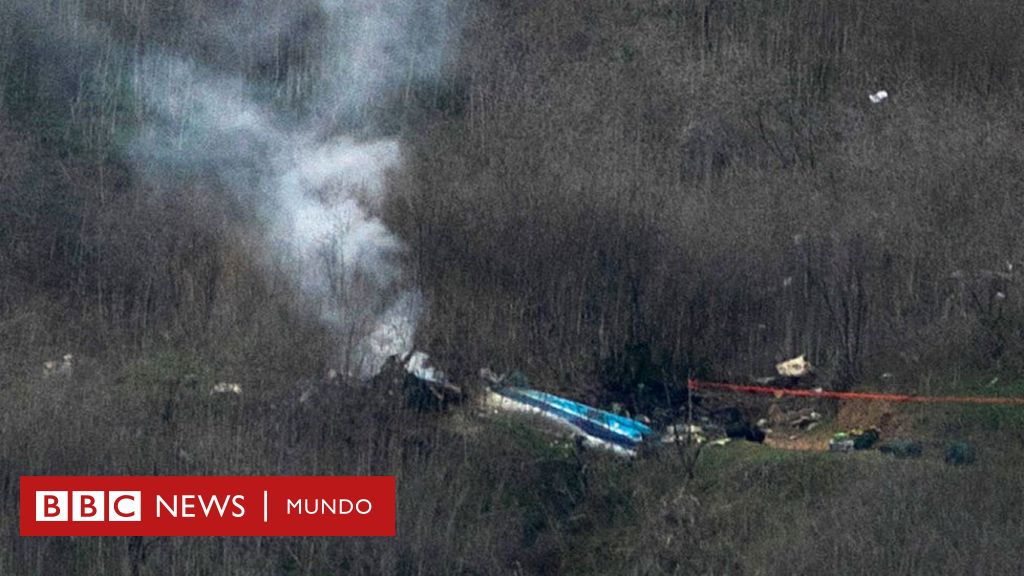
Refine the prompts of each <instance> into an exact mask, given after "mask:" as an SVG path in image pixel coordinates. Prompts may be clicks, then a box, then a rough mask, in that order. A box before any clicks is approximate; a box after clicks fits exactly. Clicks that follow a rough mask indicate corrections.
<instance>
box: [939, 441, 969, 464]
mask: <svg viewBox="0 0 1024 576" xmlns="http://www.w3.org/2000/svg"><path fill="white" fill-rule="evenodd" d="M975 459H976V455H975V453H974V448H972V447H971V445H970V444H968V443H967V442H954V443H953V444H952V445H950V447H949V448H948V449H947V450H946V464H952V465H954V466H966V465H969V464H974V460H975Z"/></svg>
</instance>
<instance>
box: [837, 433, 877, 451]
mask: <svg viewBox="0 0 1024 576" xmlns="http://www.w3.org/2000/svg"><path fill="white" fill-rule="evenodd" d="M880 436H881V433H880V432H879V431H878V429H877V428H868V429H866V430H860V429H856V428H855V429H853V430H850V431H848V432H837V433H836V434H835V435H834V436H832V439H831V440H829V442H828V450H829V452H850V451H852V450H870V449H871V448H872V447H874V445H875V443H877V442H878V439H879V437H880Z"/></svg>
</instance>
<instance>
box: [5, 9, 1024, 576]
mask: <svg viewBox="0 0 1024 576" xmlns="http://www.w3.org/2000/svg"><path fill="white" fill-rule="evenodd" d="M38 4H40V5H39V6H35V5H34V3H28V2H20V1H16V0H6V1H5V0H0V194H2V202H0V366H2V370H0V402H2V405H3V408H2V409H0V475H2V478H0V482H2V492H0V573H5V574H50V573H53V574H56V573H81V574H99V573H111V574H119V573H123V574H133V575H136V574H163V573H182V574H213V573H232V574H324V573H353V574H378V573H399V574H440V573H453V574H499V573H510V574H532V573H536V574H545V573H609V574H677V573H687V574H689V573H700V574H703V573H707V574H721V573H730V574H765V573H772V574H775V573H779V574H782V573H786V574H792V573H797V574H805V573H806V574H810V573H845V574H880V573H887V574H963V573H969V572H971V573H983V574H997V573H1021V572H1022V571H1024V566H1022V565H1021V559H1020V554H1019V550H1020V548H1021V535H1022V534H1024V525H1022V520H1021V515H1020V513H1019V512H1020V511H1021V509H1022V507H1024V502H1022V500H1021V495H1020V491H1019V490H1018V489H1017V487H1018V486H1019V484H1020V482H1019V470H1020V466H1021V464H1022V463H1024V458H1022V456H1021V455H1022V454H1024V450H1022V449H1021V446H1022V444H1021V442H1022V441H1024V436H1022V433H1021V429H1020V424H1021V423H1022V422H1024V420H1021V419H1020V418H1018V417H1017V416H1016V415H1012V414H1009V413H1008V412H1000V411H997V410H993V411H990V412H985V413H984V414H982V415H981V416H983V417H984V418H985V421H984V422H982V423H979V422H980V419H972V418H971V417H968V416H961V415H952V414H945V415H944V419H943V420H941V422H942V425H943V426H946V427H947V428H949V429H951V430H955V431H956V432H958V433H959V432H963V431H973V430H978V429H983V430H986V431H988V430H991V431H993V435H991V436H987V437H986V438H998V439H1003V440H1006V441H1007V444H1006V452H1005V453H1002V451H1000V455H999V456H998V457H992V456H991V454H989V457H986V455H985V454H984V453H982V454H980V455H979V457H978V460H979V464H978V465H977V466H974V467H971V468H964V469H962V470H961V469H957V470H956V471H955V472H950V471H949V469H948V468H946V467H944V466H943V465H942V464H941V463H935V462H932V461H906V462H903V461H901V462H897V463H893V462H889V461H882V460H878V459H874V458H867V457H863V458H861V457H856V458H851V459H850V460H849V461H838V460H835V459H831V458H829V457H828V455H821V454H811V455H804V454H769V453H768V452H767V451H763V450H761V449H759V448H756V447H744V448H742V449H738V450H737V451H734V452H724V451H723V452H721V453H712V454H711V455H709V456H708V455H702V456H701V458H702V460H700V461H699V462H698V463H697V469H696V470H694V469H693V468H692V467H691V465H690V464H687V462H690V461H689V460H687V459H683V458H675V457H673V456H672V455H671V454H660V455H656V456H653V457H651V458H650V459H646V460H645V459H641V460H638V461H635V462H622V461H619V460H616V459H614V458H610V457H604V456H602V455H598V454H590V453H584V454H578V453H574V452H572V451H571V450H569V451H566V450H563V449H562V448H560V447H557V446H555V447H552V446H551V445H550V443H549V441H548V440H547V439H546V438H544V437H541V436H537V435H535V434H533V433H532V432H530V431H529V430H523V429H522V428H521V427H517V426H515V425H514V424H511V423H504V422H499V423H498V424H495V425H493V426H479V424H478V423H474V422H473V421H472V419H470V418H468V416H467V417H465V419H464V416H465V415H462V414H456V415H455V416H453V417H451V418H448V419H446V420H444V422H443V423H442V424H439V418H438V416H437V415H435V414H424V413H421V412H417V411H414V410H410V409H408V408H407V407H404V406H400V405H399V404H400V403H396V402H394V401H393V399H392V398H391V397H389V396H386V395H381V394H378V393H376V391H375V390H374V389H373V388H369V387H367V386H366V385H365V384H361V383H357V382H347V381H346V380H347V378H346V377H345V376H344V375H343V376H342V378H341V382H331V383H329V384H321V383H319V380H320V378H321V375H323V374H325V373H326V372H327V370H328V369H329V368H331V367H332V362H334V361H335V360H336V359H337V358H338V357H339V352H338V348H339V347H341V346H345V345H346V342H345V340H344V339H343V338H339V337H338V336H337V335H335V334H331V333H330V331H329V330H328V328H326V327H325V326H323V325H322V323H321V322H319V321H318V320H317V314H316V311H314V310H309V309H305V308H304V306H303V305H302V303H301V302H300V301H299V300H298V299H297V298H296V296H295V294H296V291H297V290H298V287H297V285H296V280H295V278H294V277H293V276H291V275H290V274H289V273H288V266H287V264H286V263H280V262H276V261H275V260H274V259H273V258H268V257H267V255H266V254H260V253H259V250H258V248H257V247H258V246H259V242H258V241H257V239H258V237H259V236H260V235H261V234H262V233H264V230H263V229H262V228H261V226H262V224H261V220H260V218H259V215H258V214H257V213H256V212H255V210H254V208H253V207H252V206H250V205H247V204H246V203H245V202H244V201H243V200H242V199H239V198H238V197H236V196H232V195H230V194H225V193H223V191H222V190H221V189H220V187H221V183H219V182H218V181H217V180H216V179H215V178H209V177H205V176H204V175H203V174H191V175H189V174H185V175H184V176H183V177H181V178H178V179H176V180H175V187H174V189H173V190H170V191H168V190H160V191H156V190H154V189H153V185H152V182H151V181H149V180H148V179H147V178H146V176H145V175H144V174H141V173H140V171H139V170H137V167H136V165H135V164H133V162H132V160H131V155H132V153H133V152H132V149H131V146H130V145H129V143H130V142H131V141H132V139H133V137H134V135H136V134H137V133H138V131H139V130H141V129H142V127H143V126H145V124H146V122H148V121H149V120H151V118H152V115H153V114H155V113H156V112H155V111H153V110H151V109H149V108H148V107H147V104H146V102H145V100H144V98H143V97H142V93H143V92H144V91H145V89H146V86H144V85H142V84H141V83H140V76H139V75H138V74H137V68H136V65H137V64H138V62H139V59H141V58H142V57H143V56H144V55H145V54H150V53H153V52H166V53H168V54H173V55H175V56H178V57H182V58H188V59H194V60H196V61H199V62H203V63H204V65H207V66H209V67H211V68H213V69H224V70H233V71H241V74H242V75H243V76H244V78H245V79H246V81H247V83H248V84H249V85H250V86H251V87H252V91H253V92H255V93H256V94H257V97H258V98H259V100H260V102H262V103H264V104H266V105H267V106H273V107H276V108H278V109H281V110H285V111H292V112H294V113H295V114H299V113H301V112H302V111H303V110H304V109H305V108H306V107H309V106H313V105H315V102H316V101H317V99H316V98H315V97H314V95H315V93H316V91H317V90H322V89H324V88H323V86H322V85H320V84H319V83H318V81H317V79H318V74H319V72H318V71H319V70H321V68H322V67H323V66H324V65H325V63H324V62H323V60H322V58H323V55H322V54H320V53H319V52H318V51H317V50H316V47H317V46H318V45H320V44H322V43H323V42H324V41H325V40H324V38H323V36H324V34H325V33H326V30H325V27H324V26H323V25H322V22H321V20H320V16H319V15H318V12H317V10H316V9H315V7H313V6H312V4H313V3H311V2H296V3H294V4H295V6H296V7H295V8H294V9H295V10H300V9H302V10H306V13H307V16H306V17H304V18H301V19H298V20H297V21H293V22H292V25H290V26H288V27H284V28H280V29H273V30H260V29H259V28H260V27H259V17H258V15H259V14H262V13H266V12H267V11H273V10H282V9H284V8H280V7H277V6H276V4H277V3H274V2H269V1H262V0H253V1H252V2H248V3H246V6H247V7H248V8H247V9H249V10H252V11H253V13H254V14H256V15H257V16H256V17H255V19H254V20H253V30H251V31H248V32H251V34H250V35H249V36H248V37H249V38H251V41H250V42H240V43H232V44H230V45H228V44H225V43H222V42H220V41H219V40H218V38H219V37H218V34H219V33H220V29H219V28H218V22H219V20H218V18H220V17H222V16H223V15H224V14H226V13H228V12H229V11H231V10H234V9H236V8H237V7H236V6H234V4H235V3H230V2H205V3H202V2H185V1H182V0H173V1H167V2H137V1H117V2H113V1H108V0H87V1H85V2H66V1H54V2H46V3H38ZM43 4H45V5H43ZM287 4H289V5H290V4H292V3H287ZM307 4H308V6H307ZM282 6H284V4H282ZM299 6H301V8H300V7H299ZM449 12H450V17H451V18H453V19H458V20H459V22H460V24H459V26H458V29H459V33H458V35H457V37H456V38H453V39H452V40H451V44H450V46H449V52H450V54H449V56H448V61H447V63H446V67H445V70H444V74H443V77H442V78H441V80H440V81H437V82H427V81H423V80H421V79H418V78H416V77H415V76H414V75H412V74H409V80H408V81H407V82H406V83H405V84H404V85H403V86H402V89H401V90H397V91H395V92H394V93H393V94H390V95H389V97H388V98H385V99H384V100H383V101H380V102H376V103H375V104H374V105H373V106H372V107H369V108H367V109H363V110H356V111H346V114H350V115H353V116H352V117H351V118H345V117H342V118H340V120H339V121H338V122H339V126H342V127H345V126H349V125H351V126H365V125H372V126H373V129H372V130H373V132H374V134H365V136H373V135H376V134H388V135H396V136H397V137H399V138H400V139H401V141H402V143H403V163H402V166H401V168H400V169H399V170H397V171H395V172H394V173H393V174H391V175H390V177H389V180H388V182H387V196H386V201H385V202H384V204H383V205H382V206H381V207H380V214H379V216H380V217H381V218H382V219H383V221H384V222H385V223H386V224H387V226H388V227H389V228H390V229H391V230H392V231H394V232H395V233H396V234H397V235H398V236H399V237H400V239H401V240H402V241H403V242H404V244H405V246H406V250H405V253H404V254H405V256H404V259H405V261H404V262H403V263H402V264H403V266H404V267H405V268H406V269H407V270H408V272H409V278H410V279H411V281H412V282H413V283H415V284H416V285H417V286H418V287H419V288H420V289H421V290H422V291H423V292H424V294H425V296H426V298H425V301H426V303H427V307H426V310H425V313H424V316H423V318H422V319H421V322H420V326H419V329H418V333H417V341H418V345H419V347H420V348H422V349H424V350H429V352H430V353H431V355H432V356H433V357H434V358H435V359H436V360H437V361H438V364H439V365H442V366H444V367H445V369H446V370H447V371H448V372H449V374H451V375H452V376H453V377H454V378H456V379H467V378H469V377H470V376H471V375H473V374H475V373H476V372H477V370H478V369H479V368H480V367H482V366H493V367H495V368H496V369H502V370H505V369H512V368H518V369H521V370H523V371H524V372H526V373H528V374H530V377H531V381H533V382H536V383H537V384H538V386H540V387H543V388H546V389H549V390H553V391H559V392H563V393H569V394H571V395H573V396H574V397H576V398H578V399H581V400H587V401H593V402H595V403H602V404H608V403H611V402H620V403H624V404H625V405H626V407H627V409H628V410H629V411H632V412H635V411H638V410H639V411H644V412H647V411H653V410H658V409H663V408H665V405H666V404H671V403H673V402H675V403H678V402H679V388H678V386H679V384H680V383H681V382H682V381H684V380H685V377H686V375H687V374H688V373H694V374H699V375H715V376H717V377H722V378H736V379H745V378H747V377H750V376H755V375H761V374H763V373H764V372H765V371H767V370H768V369H770V367H771V365H772V364H773V363H774V362H775V361H778V360H780V359H783V358H788V357H791V356H794V355H797V354H801V353H803V354H807V355H808V356H809V357H810V358H812V359H813V360H814V362H815V364H816V365H817V366H819V367H820V368H821V374H820V375H819V380H818V383H819V384H821V385H824V386H827V387H830V388H834V389H839V390H848V389H851V388H854V387H857V386H861V385H865V384H870V385H871V386H883V387H889V388H890V389H892V390H893V391H900V392H920V391H923V390H925V388H922V387H921V386H924V385H930V383H932V382H934V381H935V380H936V379H941V378H945V377H947V376H950V375H957V377H962V376H963V375H965V374H966V375H972V376H977V377H978V378H982V377H983V378H984V380H986V381H988V380H989V379H990V378H993V377H996V376H998V377H1000V378H1002V382H1009V381H1012V380H1014V379H1015V378H1016V375H1017V374H1019V372H1020V370H1021V369H1024V292H1022V291H1021V276H1020V275H1021V269H1022V267H1024V243H1022V240H1021V238H1022V236H1021V223H1022V222H1024V194H1022V190H1024V146H1022V145H1021V142H1022V137H1024V43H1022V42H1021V37H1020V31H1021V30H1024V8H1022V6H1021V4H1020V3H1019V2H1016V1H1014V0H978V1H975V2H962V1H956V0H931V1H924V0H885V1H879V2H863V1H854V0H836V1H829V2H822V1H818V0H782V1H753V0H742V1H741V0H676V1H670V0H607V1H606V0H594V1H585V2H584V1H579V2H577V1H571V2H566V1H560V0H551V1H538V2H515V1H504V0H485V1H482V2H462V1H458V2H453V3H452V4H451V6H450V7H449ZM42 20H45V21H47V22H57V23H58V24H57V25H56V26H51V25H48V26H46V27H42V26H33V23H37V22H39V21H42ZM44 28H45V29H44ZM96 30H104V31H105V32H104V33H103V34H100V33H97V32H96ZM424 33H427V32H424ZM72 44H73V45H74V46H75V47H76V48H75V49H74V50H71V49H69V48H68V46H70V45H72ZM881 89H884V90H887V91H888V92H889V94H890V97H889V99H887V100H885V101H884V102H881V103H879V104H872V103H871V102H869V100H868V94H869V93H872V92H875V91H876V90H881ZM356 116H359V118H356ZM364 117H365V118H372V119H373V122H370V123H367V122H364V121H363V120H365V118H364ZM67 352H74V355H75V368H74V371H73V373H68V374H61V375H59V376H57V377H54V376H53V375H49V376H46V377H44V376H43V375H42V374H41V373H40V366H42V365H43V362H44V361H46V360H49V359H51V358H59V357H60V356H61V355H63V354H65V353H67ZM882 372H890V373H895V374H896V378H894V379H889V380H886V381H885V382H882V381H881V380H879V375H880V374H881V373H882ZM303 379H307V380H310V381H314V382H317V384H316V385H315V386H313V388H314V389H315V390H316V393H315V394H313V395H312V396H311V397H310V398H311V399H307V400H303V401H301V402H300V401H299V397H300V392H302V391H303V390H305V389H304V388H302V386H300V385H299V382H300V381H302V380H303ZM220 381H238V382H242V383H243V384H244V388H243V393H242V395H241V396H238V397H235V396H230V395H222V396H213V395H211V394H209V389H210V386H212V385H213V383H215V382H220ZM893 382H895V383H893ZM952 391H953V392H955V391H956V390H952ZM997 392H998V391H997ZM932 421H933V422H935V420H932ZM705 456H707V458H705ZM33 473H36V474H396V475H397V476H398V486H399V501H398V506H399V511H400V512H399V526H398V533H399V537H398V538H396V539H393V540H361V539H348V540H326V539H269V538H268V539H255V538H223V539H212V538H211V539H206V538H196V539H188V540H185V539H144V540H139V539H129V538H103V539H67V538H37V539H21V538H19V536H18V525H17V512H18V504H17V495H18V483H17V477H18V476H20V475H24V474H33Z"/></svg>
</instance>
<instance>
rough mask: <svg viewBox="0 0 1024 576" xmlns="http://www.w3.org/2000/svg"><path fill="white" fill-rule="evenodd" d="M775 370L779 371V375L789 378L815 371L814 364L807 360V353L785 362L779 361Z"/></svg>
mask: <svg viewBox="0 0 1024 576" xmlns="http://www.w3.org/2000/svg"><path fill="white" fill-rule="evenodd" d="M775 371H776V372H778V373H779V376H785V377H789V378H800V377H802V376H807V375H808V374H810V373H812V372H813V371H814V366H811V363H810V362H809V361H808V360H807V356H806V355H805V354H801V355H799V356H797V357H796V358H791V359H789V360H786V361H785V362H779V363H778V364H776V365H775Z"/></svg>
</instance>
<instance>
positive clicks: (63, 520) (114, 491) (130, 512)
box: [19, 476, 396, 536]
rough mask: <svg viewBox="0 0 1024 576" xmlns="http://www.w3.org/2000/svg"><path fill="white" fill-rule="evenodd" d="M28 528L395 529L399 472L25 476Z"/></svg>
mask: <svg viewBox="0 0 1024 576" xmlns="http://www.w3.org/2000/svg"><path fill="white" fill-rule="evenodd" d="M19 490H20V519H19V522H20V528H21V535H22V536H394V535H395V533H396V522H395V518H396V512H395V477H394V476H22V477H21V479H20V487H19Z"/></svg>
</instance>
